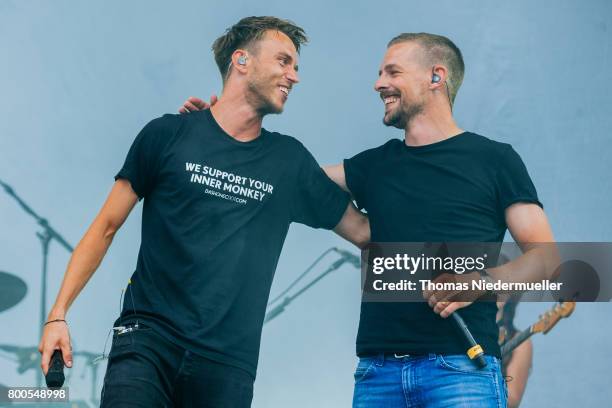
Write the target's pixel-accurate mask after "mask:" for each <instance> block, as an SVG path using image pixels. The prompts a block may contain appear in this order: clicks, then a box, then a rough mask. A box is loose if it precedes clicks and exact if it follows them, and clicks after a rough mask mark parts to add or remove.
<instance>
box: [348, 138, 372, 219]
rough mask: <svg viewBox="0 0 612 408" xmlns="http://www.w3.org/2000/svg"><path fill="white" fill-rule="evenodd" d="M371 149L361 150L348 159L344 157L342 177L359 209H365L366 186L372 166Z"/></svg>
mask: <svg viewBox="0 0 612 408" xmlns="http://www.w3.org/2000/svg"><path fill="white" fill-rule="evenodd" d="M372 154H373V150H372V149H370V150H366V151H363V152H361V153H359V154H357V155H355V156H353V157H351V158H350V159H344V177H345V179H346V186H347V187H348V189H349V191H350V192H351V194H352V195H353V198H354V199H355V201H356V202H357V207H359V209H363V208H366V209H367V206H368V204H367V200H366V199H367V194H366V186H367V182H368V178H369V173H370V169H371V168H372V164H373V162H372V157H371V156H372Z"/></svg>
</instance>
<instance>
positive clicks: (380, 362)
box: [374, 353, 385, 367]
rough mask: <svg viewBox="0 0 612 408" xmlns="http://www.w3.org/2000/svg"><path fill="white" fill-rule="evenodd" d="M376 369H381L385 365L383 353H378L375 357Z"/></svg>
mask: <svg viewBox="0 0 612 408" xmlns="http://www.w3.org/2000/svg"><path fill="white" fill-rule="evenodd" d="M374 364H376V365H377V366H378V367H382V366H384V365H385V353H379V354H378V355H377V356H376V361H375V363H374Z"/></svg>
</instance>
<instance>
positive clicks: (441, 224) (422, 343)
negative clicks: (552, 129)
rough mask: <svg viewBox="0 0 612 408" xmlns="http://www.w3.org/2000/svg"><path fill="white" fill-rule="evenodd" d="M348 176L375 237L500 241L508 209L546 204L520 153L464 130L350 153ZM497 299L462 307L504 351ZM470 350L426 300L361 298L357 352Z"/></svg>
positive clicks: (489, 343)
mask: <svg viewBox="0 0 612 408" xmlns="http://www.w3.org/2000/svg"><path fill="white" fill-rule="evenodd" d="M344 169H345V173H346V182H347V185H348V187H349V189H350V191H351V192H352V193H353V197H354V198H355V200H356V201H357V204H358V205H359V206H360V208H365V209H366V210H367V212H368V216H369V219H370V227H371V229H372V242H501V241H502V240H503V238H504V234H505V232H506V228H507V226H506V222H505V216H504V210H505V209H506V207H508V206H510V205H511V204H513V203H516V202H520V201H521V202H530V203H535V204H538V205H540V206H541V204H540V202H539V201H538V197H537V193H536V190H535V187H534V185H533V183H532V182H531V179H530V178H529V175H528V173H527V169H526V168H525V165H524V164H523V162H522V160H521V158H520V157H519V155H518V154H517V153H516V152H515V151H514V149H512V147H511V146H510V145H508V144H505V143H499V142H495V141H492V140H490V139H488V138H486V137H483V136H480V135H477V134H474V133H470V132H464V133H462V134H460V135H457V136H455V137H451V138H449V139H446V140H443V141H441V142H437V143H433V144H429V145H425V146H416V147H411V146H407V145H406V144H405V143H404V142H403V141H401V140H398V139H394V140H390V141H388V142H387V143H385V144H384V145H382V146H380V147H377V148H374V149H370V150H366V151H364V152H362V153H359V154H358V155H356V156H354V157H353V158H351V159H347V160H345V161H344ZM496 311H497V307H496V304H495V303H494V302H476V303H473V304H472V305H470V306H468V307H467V308H464V309H461V316H462V317H463V319H464V320H465V322H466V323H467V325H468V327H469V328H470V331H471V332H472V334H473V335H474V337H475V338H476V340H477V342H478V343H479V344H481V345H482V346H483V348H484V349H485V352H486V353H487V354H493V355H497V356H499V347H498V345H497V337H498V329H497V326H496V324H495V313H496ZM377 352H403V353H414V354H425V353H430V352H431V353H446V354H451V353H453V354H457V353H459V354H463V353H465V347H464V344H463V343H462V342H461V340H460V338H459V337H458V334H457V332H456V330H455V328H454V327H453V325H452V322H451V319H442V318H441V317H439V316H438V315H437V314H435V313H434V312H433V311H432V309H431V308H430V307H429V305H428V304H427V303H426V302H418V303H409V302H396V303H380V302H362V304H361V319H360V324H359V332H358V335H357V354H359V355H364V354H370V353H377Z"/></svg>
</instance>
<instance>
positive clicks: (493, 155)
mask: <svg viewBox="0 0 612 408" xmlns="http://www.w3.org/2000/svg"><path fill="white" fill-rule="evenodd" d="M468 134H469V138H468V140H469V143H470V149H472V150H473V151H474V152H475V153H477V154H478V155H479V156H480V157H487V158H489V159H490V161H491V163H492V164H494V165H496V166H500V165H503V164H505V163H508V162H509V161H510V162H513V161H515V160H517V159H518V160H520V156H519V154H518V153H517V152H516V150H514V148H513V147H512V145H511V144H510V143H504V142H500V141H497V140H493V139H490V138H488V137H486V136H482V135H479V134H477V133H473V132H468Z"/></svg>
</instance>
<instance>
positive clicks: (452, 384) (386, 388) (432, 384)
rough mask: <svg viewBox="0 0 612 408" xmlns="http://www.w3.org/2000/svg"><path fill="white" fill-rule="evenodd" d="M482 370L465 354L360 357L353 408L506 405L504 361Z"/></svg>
mask: <svg viewBox="0 0 612 408" xmlns="http://www.w3.org/2000/svg"><path fill="white" fill-rule="evenodd" d="M485 359H486V360H487V363H488V364H487V367H485V368H484V369H479V368H478V367H476V365H475V364H474V363H473V362H472V361H470V360H469V359H468V358H467V356H465V355H461V354H456V355H455V354H453V355H440V354H429V355H425V356H409V357H400V358H397V357H395V356H393V355H391V356H389V355H384V354H380V355H378V356H375V357H366V358H360V359H359V364H358V365H357V369H356V370H355V392H354V394H353V407H354V408H382V407H384V408H400V407H401V408H416V407H418V408H430V407H432V408H433V407H435V408H446V407H448V408H450V407H452V408H463V407H465V408H506V400H507V397H508V395H507V390H506V384H505V381H504V379H503V377H502V374H501V368H500V362H499V359H498V358H496V357H493V356H485Z"/></svg>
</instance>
